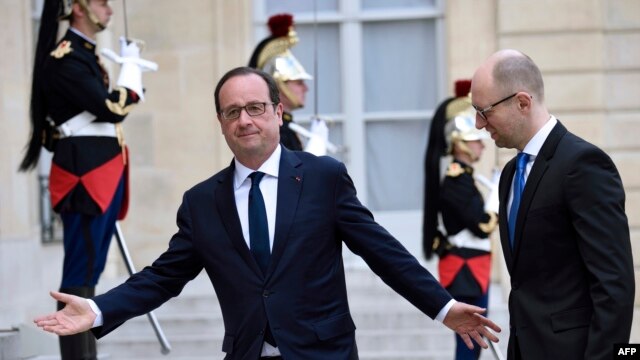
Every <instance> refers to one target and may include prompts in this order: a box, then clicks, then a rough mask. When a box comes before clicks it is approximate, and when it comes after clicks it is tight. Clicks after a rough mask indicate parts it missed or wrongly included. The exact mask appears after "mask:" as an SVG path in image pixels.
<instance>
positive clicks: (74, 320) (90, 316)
mask: <svg viewBox="0 0 640 360" xmlns="http://www.w3.org/2000/svg"><path fill="white" fill-rule="evenodd" d="M50 294H51V297H53V298H54V299H56V300H58V301H60V302H63V303H65V304H66V306H65V307H64V308H63V309H62V310H60V311H56V312H55V313H52V314H49V315H44V316H40V317H37V318H35V319H34V320H33V322H34V323H35V324H36V325H37V326H38V327H41V328H42V329H43V330H44V331H48V332H52V333H55V334H57V335H73V334H77V333H81V332H84V331H87V330H89V329H91V327H92V326H93V322H94V320H95V319H96V314H95V313H94V312H93V310H92V309H91V306H89V302H88V301H87V299H85V298H82V297H79V296H75V295H69V294H64V293H60V292H56V291H52V292H51V293H50Z"/></svg>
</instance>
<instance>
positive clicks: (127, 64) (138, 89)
mask: <svg viewBox="0 0 640 360" xmlns="http://www.w3.org/2000/svg"><path fill="white" fill-rule="evenodd" d="M101 53H102V55H104V56H105V57H106V58H108V59H109V60H112V61H114V62H116V63H118V64H121V65H122V67H121V68H120V75H119V76H118V81H116V84H117V85H118V86H123V87H125V88H127V89H129V90H132V91H134V92H135V93H136V94H138V97H140V101H144V90H143V86H142V72H143V71H156V70H158V64H156V63H154V62H152V61H149V60H144V59H141V58H140V46H139V45H138V43H137V42H135V41H131V42H130V43H127V39H125V38H124V37H120V56H118V55H117V54H116V53H114V52H113V51H112V50H110V49H102V51H101Z"/></svg>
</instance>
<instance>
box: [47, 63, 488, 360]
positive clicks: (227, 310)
mask: <svg viewBox="0 0 640 360" xmlns="http://www.w3.org/2000/svg"><path fill="white" fill-rule="evenodd" d="M215 102H216V110H217V113H218V120H219V121H220V125H221V128H222V133H223V134H224V136H225V139H226V141H227V143H228V145H229V147H230V148H231V150H232V152H233V154H234V155H235V158H234V160H233V161H232V163H231V165H230V166H229V167H228V168H226V169H224V170H222V171H220V172H219V173H218V174H216V175H214V176H213V177H211V178H209V179H208V180H205V181H204V182H202V183H200V184H198V185H196V186H195V187H193V188H192V189H190V190H189V191H187V192H186V193H185V195H184V198H183V202H182V205H181V206H180V209H179V210H178V217H177V224H178V232H177V233H176V234H175V235H174V236H173V238H172V239H171V241H170V243H169V249H168V250H167V251H166V252H165V253H164V254H162V255H161V256H160V257H159V258H158V259H157V260H156V261H155V262H154V263H153V264H152V265H151V266H149V267H146V268H145V269H144V270H142V271H141V272H139V273H137V274H135V275H133V276H132V277H130V278H129V279H128V280H127V281H126V282H125V283H124V284H122V285H120V286H118V287H116V288H114V289H112V290H111V291H109V292H107V293H106V294H104V295H100V296H97V297H94V298H93V299H92V300H90V301H86V300H85V299H83V298H80V297H74V296H70V295H66V294H60V293H55V292H54V293H52V296H53V297H54V298H56V299H57V300H59V301H62V302H65V303H67V306H66V307H65V308H64V309H63V310H61V311H59V312H57V313H54V314H51V315H47V316H43V317H40V318H38V319H36V320H35V322H36V323H37V324H38V326H41V327H43V329H44V330H47V331H51V332H55V333H57V334H60V335H65V334H71V333H75V332H77V331H81V330H87V329H89V328H93V332H94V334H95V335H96V336H97V337H101V336H104V335H106V334H108V333H109V332H110V331H112V330H114V329H115V328H116V327H118V326H119V325H121V324H122V323H123V322H125V321H126V320H128V319H130V318H132V317H134V316H138V315H141V314H144V313H146V312H149V311H151V310H153V309H155V308H157V307H158V306H160V305H161V304H162V303H164V302H165V301H167V300H169V299H170V298H172V297H174V296H177V295H178V294H179V293H180V291H181V290H182V288H183V287H184V285H185V284H186V283H187V282H188V281H190V280H192V279H193V278H194V277H195V276H196V275H198V274H199V273H200V271H201V270H202V269H203V268H204V269H205V270H206V271H207V274H208V275H209V278H210V279H211V282H212V284H213V286H214V288H215V291H216V294H217V296H218V299H219V301H220V307H221V309H222V314H223V318H224V326H225V336H224V340H223V345H222V351H224V352H225V353H226V357H225V359H250V360H257V359H260V358H271V359H282V358H284V359H287V360H292V359H318V360H326V359H357V358H358V353H357V348H356V344H355V325H354V323H353V320H352V318H351V315H350V312H349V305H348V302H347V290H346V284H345V276H344V268H343V263H342V243H343V242H344V243H345V244H346V245H347V246H348V247H349V249H351V250H352V251H353V252H354V253H356V254H358V255H360V256H361V257H362V258H363V259H364V260H365V261H366V262H367V264H368V265H369V266H370V267H371V269H372V270H373V271H374V272H375V273H376V274H378V275H379V276H380V277H381V278H382V280H384V281H385V282H386V283H387V284H388V285H389V286H391V287H392V288H393V289H394V290H395V291H397V292H398V293H399V294H401V295H402V296H403V297H405V298H406V299H407V300H409V301H410V302H411V303H412V304H414V305H415V306H416V307H417V308H419V309H420V310H421V311H423V312H424V313H425V314H427V315H428V316H429V317H431V318H436V319H439V320H441V321H442V322H443V323H444V324H445V325H446V326H448V327H449V328H451V329H453V330H455V331H456V332H457V333H459V334H460V335H461V336H463V338H464V339H465V341H466V343H467V344H468V346H473V345H472V343H471V338H473V339H474V340H476V341H477V342H478V343H479V344H480V345H482V346H483V347H487V344H486V342H485V341H483V339H482V338H481V336H486V337H487V338H488V339H490V340H492V341H497V340H498V339H497V337H496V336H495V335H493V334H492V333H491V332H490V331H489V329H488V328H487V327H489V328H491V329H493V330H495V331H500V329H499V327H498V326H497V325H495V324H494V323H493V322H491V321H490V320H488V319H486V318H485V317H483V316H481V315H479V314H480V313H482V312H484V309H482V308H479V307H476V306H472V305H468V304H464V303H459V302H455V301H454V300H452V298H451V296H450V295H449V294H448V293H447V292H446V291H445V290H444V289H443V288H442V287H441V286H440V285H439V284H438V282H437V281H436V280H435V279H434V278H433V277H432V276H431V274H430V273H429V272H428V271H427V270H425V269H424V268H423V267H422V266H420V264H419V263H418V261H417V260H416V259H415V258H414V257H413V256H411V255H410V254H409V253H408V252H407V250H405V248H404V247H403V246H402V245H401V244H400V243H399V242H398V241H397V240H396V239H394V238H393V237H392V236H391V235H390V234H389V233H388V232H387V231H385V230H384V229H383V228H382V227H381V226H380V225H378V224H377V223H376V222H375V221H374V219H373V216H372V215H371V213H370V212H369V211H368V210H367V209H366V208H365V207H364V206H363V205H362V204H361V203H360V202H359V201H358V198H357V197H356V191H355V188H354V186H353V183H352V181H351V179H350V177H349V175H348V174H347V171H346V169H345V167H344V165H343V164H342V163H340V162H338V161H336V160H334V159H332V158H329V157H316V156H314V155H311V154H308V153H303V152H292V151H289V150H287V149H285V148H283V147H282V146H280V145H279V127H280V125H281V123H282V111H283V110H282V104H281V103H280V101H279V94H278V89H277V85H276V83H275V82H274V81H273V78H272V77H271V76H269V75H267V74H266V73H264V72H261V71H259V70H255V69H251V68H247V67H242V68H236V69H233V70H231V71H230V72H228V73H227V74H226V75H224V76H223V78H222V79H221V80H220V82H219V83H218V85H217V87H216V90H215ZM254 184H259V185H257V186H256V187H255V188H254ZM256 199H259V201H258V203H259V204H260V206H259V207H261V211H256V210H255V209H256V208H257V205H256ZM258 225H262V228H261V229H260V228H259V226H258ZM260 239H262V240H264V242H262V243H261V242H260V241H259V240H260Z"/></svg>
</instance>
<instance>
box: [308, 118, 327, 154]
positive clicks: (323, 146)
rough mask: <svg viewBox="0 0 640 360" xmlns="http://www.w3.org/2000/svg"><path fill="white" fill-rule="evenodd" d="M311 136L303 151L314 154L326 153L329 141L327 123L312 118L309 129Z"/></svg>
mask: <svg viewBox="0 0 640 360" xmlns="http://www.w3.org/2000/svg"><path fill="white" fill-rule="evenodd" d="M309 130H310V132H311V136H310V137H309V141H308V142H307V145H306V146H305V147H304V151H306V152H309V153H312V154H314V155H316V156H323V155H327V143H328V142H329V128H328V127H327V123H326V122H325V121H324V120H322V119H320V118H314V119H313V120H312V122H311V128H310V129H309Z"/></svg>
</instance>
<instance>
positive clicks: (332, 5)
mask: <svg viewBox="0 0 640 360" xmlns="http://www.w3.org/2000/svg"><path fill="white" fill-rule="evenodd" d="M314 1H315V2H316V5H315V7H316V9H317V10H318V11H338V0H267V7H266V9H267V14H270V15H271V14H275V13H279V12H287V13H302V12H310V13H313V7H314V5H313V2H314Z"/></svg>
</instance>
